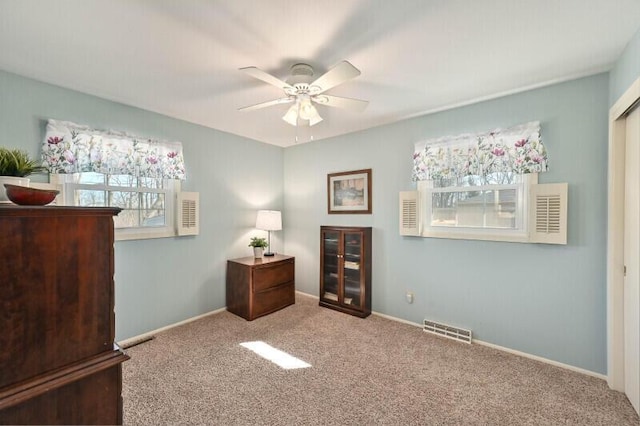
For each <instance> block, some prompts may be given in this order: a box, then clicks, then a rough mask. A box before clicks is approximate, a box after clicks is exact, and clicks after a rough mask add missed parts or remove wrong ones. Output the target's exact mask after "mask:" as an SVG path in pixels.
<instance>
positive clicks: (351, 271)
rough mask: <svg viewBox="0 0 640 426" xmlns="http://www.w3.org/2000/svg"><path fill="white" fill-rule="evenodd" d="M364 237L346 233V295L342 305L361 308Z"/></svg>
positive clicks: (344, 248)
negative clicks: (361, 260)
mask: <svg viewBox="0 0 640 426" xmlns="http://www.w3.org/2000/svg"><path fill="white" fill-rule="evenodd" d="M361 251H362V236H361V235H360V234H359V233H345V234H344V247H343V249H342V253H343V255H344V257H343V260H344V262H343V272H342V273H343V275H344V294H343V299H342V303H343V304H344V305H347V306H353V307H354V308H359V307H360V306H361V299H362V297H361V296H362V295H361V285H360V277H361V273H360V255H361Z"/></svg>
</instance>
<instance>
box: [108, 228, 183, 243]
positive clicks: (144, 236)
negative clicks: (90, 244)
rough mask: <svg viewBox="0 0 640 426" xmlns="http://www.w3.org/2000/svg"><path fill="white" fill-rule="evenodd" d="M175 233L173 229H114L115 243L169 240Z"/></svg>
mask: <svg viewBox="0 0 640 426" xmlns="http://www.w3.org/2000/svg"><path fill="white" fill-rule="evenodd" d="M175 236H176V233H175V231H174V230H173V228H169V227H166V228H151V229H142V228H136V229H118V228H116V229H115V240H116V241H132V240H150V239H154V238H171V237H175Z"/></svg>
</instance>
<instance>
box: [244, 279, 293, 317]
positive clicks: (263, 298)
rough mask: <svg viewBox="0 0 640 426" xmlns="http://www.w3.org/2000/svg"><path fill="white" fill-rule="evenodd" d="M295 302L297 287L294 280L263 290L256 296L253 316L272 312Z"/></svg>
mask: <svg viewBox="0 0 640 426" xmlns="http://www.w3.org/2000/svg"><path fill="white" fill-rule="evenodd" d="M294 302H295V289H294V283H293V282H291V283H288V284H281V285H280V286H278V287H273V288H270V289H269V290H265V291H263V292H261V293H260V297H256V298H255V300H254V302H253V303H254V305H253V318H257V317H259V316H262V315H265V314H270V313H271V312H274V311H277V310H278V309H282V308H284V307H285V306H289V305H293V304H294Z"/></svg>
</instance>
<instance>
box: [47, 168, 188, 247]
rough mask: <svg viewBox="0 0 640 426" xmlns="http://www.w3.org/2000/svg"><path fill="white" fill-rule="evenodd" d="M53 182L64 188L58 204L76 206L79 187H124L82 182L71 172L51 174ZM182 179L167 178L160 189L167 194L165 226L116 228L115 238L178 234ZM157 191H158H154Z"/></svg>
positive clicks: (114, 189)
mask: <svg viewBox="0 0 640 426" xmlns="http://www.w3.org/2000/svg"><path fill="white" fill-rule="evenodd" d="M49 182H50V183H51V184H55V185H59V187H60V188H62V191H61V194H60V198H59V199H60V202H59V203H58V205H66V206H74V205H75V201H74V191H75V190H77V189H89V190H104V191H122V190H123V187H119V186H110V185H106V184H104V185H102V184H98V185H96V184H81V183H76V182H74V181H73V175H71V174H51V175H50V176H49ZM181 187H182V185H181V181H180V180H178V179H165V185H164V189H162V190H160V191H158V192H163V193H164V194H165V198H164V200H165V225H164V226H144V227H143V226H140V227H132V228H115V240H116V241H127V240H144V239H151V238H168V237H175V236H177V231H176V227H175V210H176V197H177V194H178V193H180V191H181ZM145 189H146V188H143V187H137V188H135V187H132V188H126V190H127V191H128V192H147V191H145ZM154 192H156V191H154Z"/></svg>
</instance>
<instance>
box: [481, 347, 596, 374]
mask: <svg viewBox="0 0 640 426" xmlns="http://www.w3.org/2000/svg"><path fill="white" fill-rule="evenodd" d="M473 343H477V344H479V345H482V346H488V347H490V348H493V349H498V350H500V351H504V352H509V353H510V354H514V355H518V356H521V357H525V358H529V359H533V360H536V361H540V362H544V363H545V364H551V365H553V366H556V367H560V368H564V369H566V370H571V371H575V372H576V373H582V374H586V375H587V376H591V377H596V378H598V379H602V380H605V381H606V380H607V375H606V374H600V373H596V372H595V371H590V370H585V369H584V368H580V367H574V366H573V365H569V364H563V363H561V362H558V361H554V360H552V359H548V358H543V357H541V356H537V355H531V354H529V353H526V352H520V351H517V350H515V349H509V348H505V347H504V346H498V345H494V344H493V343H489V342H484V341H482V340H476V339H473Z"/></svg>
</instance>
